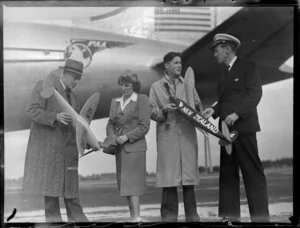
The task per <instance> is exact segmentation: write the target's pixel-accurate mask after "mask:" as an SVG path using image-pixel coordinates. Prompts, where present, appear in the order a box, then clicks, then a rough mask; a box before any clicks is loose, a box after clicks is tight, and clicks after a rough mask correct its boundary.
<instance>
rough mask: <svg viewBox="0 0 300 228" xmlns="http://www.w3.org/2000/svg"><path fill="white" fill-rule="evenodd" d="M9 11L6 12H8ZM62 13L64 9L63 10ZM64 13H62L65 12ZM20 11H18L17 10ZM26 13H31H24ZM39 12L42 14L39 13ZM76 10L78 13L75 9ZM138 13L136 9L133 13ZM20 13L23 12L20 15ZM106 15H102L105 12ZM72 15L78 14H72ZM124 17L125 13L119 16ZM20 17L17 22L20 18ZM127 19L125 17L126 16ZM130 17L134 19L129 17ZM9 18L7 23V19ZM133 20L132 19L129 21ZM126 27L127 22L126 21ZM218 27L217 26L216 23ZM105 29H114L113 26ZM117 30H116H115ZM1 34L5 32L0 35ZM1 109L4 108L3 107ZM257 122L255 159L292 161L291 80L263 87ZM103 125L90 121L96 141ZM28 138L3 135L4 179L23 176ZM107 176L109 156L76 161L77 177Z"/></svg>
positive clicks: (215, 155) (152, 147) (152, 166)
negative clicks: (258, 156) (257, 156)
mask: <svg viewBox="0 0 300 228" xmlns="http://www.w3.org/2000/svg"><path fill="white" fill-rule="evenodd" d="M12 9H13V8H10V9H9V10H12ZM65 9H66V8H65ZM65 9H64V10H65ZM14 10H15V12H14V14H12V11H8V9H5V14H4V16H5V18H9V17H11V18H13V19H16V20H17V19H18V17H19V19H20V20H25V19H28V18H26V17H29V19H32V20H37V17H40V15H44V17H45V18H46V19H48V20H49V19H50V20H51V21H52V20H54V18H53V15H55V20H58V19H61V20H67V19H68V18H66V15H69V14H64V12H60V11H59V12H56V14H53V13H48V14H46V13H45V12H47V10H46V11H45V9H43V8H39V11H41V12H42V13H41V14H40V15H39V14H35V13H32V11H30V12H27V13H20V11H19V10H20V9H14ZM21 10H22V9H21ZM27 10H31V9H28V8H27ZM42 10H43V11H42ZM76 10H79V9H76ZM135 10H138V11H139V9H135ZM220 10H222V12H224V14H220V15H223V17H220V20H224V19H225V16H226V17H227V16H228V15H231V14H232V13H233V12H232V11H236V9H233V8H230V9H227V10H226V8H225V7H223V8H222V9H218V11H220ZM22 12H23V11H22ZM98 12H99V9H96V10H94V11H91V12H88V13H92V14H93V15H94V14H96V13H98ZM105 12H106V11H105ZM86 13H87V12H86V11H83V12H81V16H82V17H86ZM76 14H79V12H77V11H76ZM127 14H128V15H132V12H131V11H129V12H128V13H127ZM122 15H126V13H125V12H124V13H122ZM20 17H21V18H20ZM128 17H129V16H128ZM132 17H134V16H132ZM11 18H10V19H11ZM134 19H136V18H135V17H134V18H133V19H132V20H134ZM116 21H117V22H120V19H118V18H117V19H116ZM126 21H127V22H128V23H130V20H126ZM218 23H219V22H218ZM116 26H120V25H119V23H116ZM109 28H111V29H114V27H113V26H109ZM116 29H117V30H118V29H119V27H116ZM4 32H5V31H4ZM4 108H5V107H4ZM258 113H259V119H260V124H261V129H262V131H261V132H259V133H258V134H257V139H258V147H259V155H260V157H261V159H262V160H275V159H280V158H283V157H292V156H293V79H288V80H284V81H281V82H277V83H273V84H269V85H265V86H264V87H263V97H262V99H261V101H260V104H259V106H258ZM211 121H212V122H213V123H214V124H215V125H217V122H216V121H215V120H213V119H211ZM106 123H107V118H105V119H101V120H94V121H92V123H91V128H92V130H93V131H94V133H95V135H96V136H97V138H98V139H99V141H101V140H103V139H104V138H105V132H104V131H103V129H105V126H106ZM155 132H156V130H155V123H154V122H151V127H150V130H149V132H148V134H147V135H146V139H147V144H148V151H147V171H148V172H155V170H156V157H157V152H156V135H155ZM197 134H198V144H199V151H198V153H199V159H198V164H199V166H203V165H204V164H205V163H204V145H203V144H204V143H203V141H204V138H203V135H202V133H199V131H197ZM28 136H29V130H23V131H17V132H8V133H5V135H4V137H5V140H4V143H5V146H4V149H5V152H4V157H5V178H6V179H8V178H19V177H22V176H23V172H24V161H25V154H26V147H27V141H28ZM210 146H211V157H212V161H211V162H212V166H217V165H219V159H220V154H219V145H218V139H216V138H215V137H214V136H210ZM107 172H115V160H114V157H113V156H110V155H107V154H104V153H102V152H97V153H92V154H90V155H88V156H85V157H83V158H81V159H80V162H79V173H80V174H81V175H91V174H100V173H107Z"/></svg>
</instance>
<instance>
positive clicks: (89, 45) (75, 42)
mask: <svg viewBox="0 0 300 228" xmlns="http://www.w3.org/2000/svg"><path fill="white" fill-rule="evenodd" d="M70 42H71V44H70V45H69V46H68V47H67V48H66V49H65V59H69V58H72V59H76V60H78V61H81V62H83V67H84V68H86V67H88V66H89V65H90V64H91V62H92V59H93V55H94V54H95V53H97V52H99V51H101V50H104V49H106V48H115V47H127V46H129V45H132V44H133V43H124V42H117V41H108V40H84V39H71V40H70Z"/></svg>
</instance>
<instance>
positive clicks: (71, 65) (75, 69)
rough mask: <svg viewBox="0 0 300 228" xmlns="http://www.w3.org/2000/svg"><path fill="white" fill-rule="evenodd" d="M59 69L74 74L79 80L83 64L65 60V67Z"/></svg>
mask: <svg viewBox="0 0 300 228" xmlns="http://www.w3.org/2000/svg"><path fill="white" fill-rule="evenodd" d="M59 68H62V69H64V70H67V71H70V72H72V73H75V74H76V75H78V77H79V78H80V77H81V76H82V73H83V63H82V62H80V61H77V60H75V59H67V60H66V63H65V66H60V67H59Z"/></svg>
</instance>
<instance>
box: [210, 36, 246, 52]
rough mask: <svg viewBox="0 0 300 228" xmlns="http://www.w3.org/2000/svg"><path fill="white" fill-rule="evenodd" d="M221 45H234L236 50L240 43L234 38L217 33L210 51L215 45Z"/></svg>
mask: <svg viewBox="0 0 300 228" xmlns="http://www.w3.org/2000/svg"><path fill="white" fill-rule="evenodd" d="M221 43H235V44H236V46H237V49H238V48H239V47H240V46H241V41H240V40H239V39H238V38H236V37H235V36H232V35H229V34H226V33H218V34H216V35H215V36H214V40H213V43H212V44H211V49H214V48H215V46H216V45H218V44H221Z"/></svg>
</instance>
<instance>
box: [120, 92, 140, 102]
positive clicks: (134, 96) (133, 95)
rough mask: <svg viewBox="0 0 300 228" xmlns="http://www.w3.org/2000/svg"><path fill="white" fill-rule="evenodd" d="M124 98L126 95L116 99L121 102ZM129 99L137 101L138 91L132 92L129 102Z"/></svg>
mask: <svg viewBox="0 0 300 228" xmlns="http://www.w3.org/2000/svg"><path fill="white" fill-rule="evenodd" d="M123 98H124V96H122V97H119V98H117V99H116V101H119V102H121V101H123ZM129 101H137V93H136V92H133V93H132V94H131V96H130V97H129V98H128V102H129Z"/></svg>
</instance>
